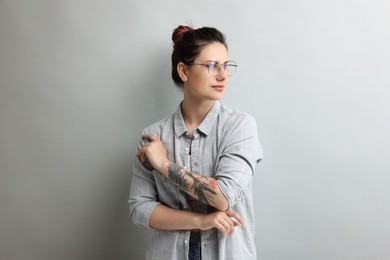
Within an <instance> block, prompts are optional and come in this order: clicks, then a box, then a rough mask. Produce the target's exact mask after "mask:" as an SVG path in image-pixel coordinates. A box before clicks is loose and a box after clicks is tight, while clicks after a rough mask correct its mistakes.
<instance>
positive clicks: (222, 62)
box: [206, 60, 230, 64]
mask: <svg viewBox="0 0 390 260" xmlns="http://www.w3.org/2000/svg"><path fill="white" fill-rule="evenodd" d="M212 61H218V62H219V63H221V62H220V61H219V60H206V62H212ZM229 61H230V60H227V61H225V62H222V63H221V64H224V63H226V62H229Z"/></svg>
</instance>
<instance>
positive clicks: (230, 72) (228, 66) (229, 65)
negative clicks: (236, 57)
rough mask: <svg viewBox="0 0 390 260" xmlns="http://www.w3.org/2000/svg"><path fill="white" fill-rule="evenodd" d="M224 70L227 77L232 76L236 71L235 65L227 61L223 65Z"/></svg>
mask: <svg viewBox="0 0 390 260" xmlns="http://www.w3.org/2000/svg"><path fill="white" fill-rule="evenodd" d="M225 70H226V73H227V75H228V76H232V75H234V73H236V71H237V63H235V62H234V61H229V62H228V63H226V65H225Z"/></svg>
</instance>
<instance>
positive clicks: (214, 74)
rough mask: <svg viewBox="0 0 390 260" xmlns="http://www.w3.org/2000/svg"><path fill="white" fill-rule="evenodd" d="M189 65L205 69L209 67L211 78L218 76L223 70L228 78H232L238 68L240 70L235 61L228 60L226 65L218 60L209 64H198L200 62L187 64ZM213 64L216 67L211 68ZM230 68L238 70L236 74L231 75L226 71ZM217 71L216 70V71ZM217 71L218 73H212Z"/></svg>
mask: <svg viewBox="0 0 390 260" xmlns="http://www.w3.org/2000/svg"><path fill="white" fill-rule="evenodd" d="M186 64H187V65H199V66H204V67H207V68H208V72H209V75H210V76H217V75H218V73H219V72H220V71H221V68H223V71H224V72H225V73H226V75H227V76H228V77H231V76H233V75H234V74H236V71H237V68H238V65H237V63H236V62H235V61H234V60H228V61H226V62H224V63H220V62H219V61H217V60H211V61H209V63H198V62H190V63H186ZM212 64H215V66H214V67H213V66H211V65H212ZM228 66H231V67H235V68H236V69H235V70H234V73H233V74H229V72H228V71H227V70H226V69H227V67H228ZM215 69H216V70H215ZM212 70H213V71H216V73H215V72H214V73H211V71H212Z"/></svg>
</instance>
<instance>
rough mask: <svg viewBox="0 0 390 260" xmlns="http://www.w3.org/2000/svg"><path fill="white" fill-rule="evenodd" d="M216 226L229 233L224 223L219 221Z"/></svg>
mask: <svg viewBox="0 0 390 260" xmlns="http://www.w3.org/2000/svg"><path fill="white" fill-rule="evenodd" d="M216 228H217V229H219V231H221V232H222V233H224V234H227V230H226V228H225V226H224V225H223V224H222V223H220V222H217V227H216Z"/></svg>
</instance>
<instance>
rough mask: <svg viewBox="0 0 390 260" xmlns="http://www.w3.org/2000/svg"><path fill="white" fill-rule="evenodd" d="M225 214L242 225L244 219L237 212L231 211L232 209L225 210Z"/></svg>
mask: <svg viewBox="0 0 390 260" xmlns="http://www.w3.org/2000/svg"><path fill="white" fill-rule="evenodd" d="M225 213H226V215H228V216H229V217H233V218H235V219H236V220H237V221H238V222H239V223H240V224H241V225H244V223H245V222H244V219H243V218H242V217H241V216H240V214H238V213H237V212H235V211H233V210H227V211H225Z"/></svg>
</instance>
